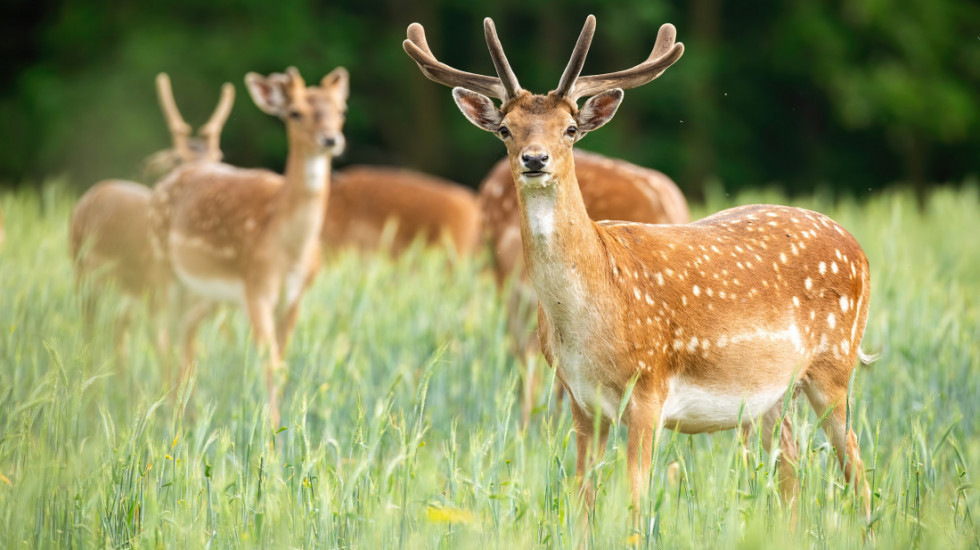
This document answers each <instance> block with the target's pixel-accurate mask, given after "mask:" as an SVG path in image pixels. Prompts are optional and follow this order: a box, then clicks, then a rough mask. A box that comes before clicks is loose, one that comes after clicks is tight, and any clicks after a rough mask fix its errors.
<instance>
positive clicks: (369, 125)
mask: <svg viewBox="0 0 980 550" xmlns="http://www.w3.org/2000/svg"><path fill="white" fill-rule="evenodd" d="M588 13H595V14H596V16H597V18H598V23H599V27H598V31H597V33H596V37H595V41H594V43H593V48H592V52H591V54H590V56H589V59H588V61H587V63H586V67H585V72H586V73H597V72H608V71H612V70H619V69H622V68H625V67H628V66H632V65H633V64H635V63H637V62H639V61H640V60H641V59H643V58H644V57H645V56H646V55H647V54H648V53H649V50H650V48H652V46H653V41H654V37H655V36H656V32H657V28H658V27H659V25H660V24H661V23H663V22H667V21H670V22H673V23H674V24H675V25H676V26H677V28H678V37H679V39H680V40H681V41H683V42H685V46H686V48H687V49H686V53H685V55H684V57H683V58H682V59H681V60H680V62H678V64H677V65H675V66H674V67H673V68H671V69H670V70H669V71H667V72H666V73H665V74H664V76H663V77H662V78H661V79H660V80H659V81H657V82H654V83H652V84H650V85H648V86H644V87H641V88H639V89H636V90H631V91H629V92H628V93H627V95H626V100H625V102H624V104H623V106H622V108H621V109H620V111H619V116H618V117H617V120H616V121H615V122H614V123H613V124H610V125H609V126H607V127H606V128H604V129H602V130H601V131H600V132H596V133H594V134H593V135H591V136H589V137H587V138H586V139H585V140H584V142H583V143H582V144H581V146H582V147H584V148H588V149H592V150H596V151H599V152H603V153H606V154H610V155H614V156H619V157H622V158H626V159H628V160H631V161H633V162H636V163H639V164H643V165H646V166H651V167H656V168H658V169H661V170H663V171H664V172H666V173H667V174H669V175H671V176H672V177H674V178H675V180H677V181H678V183H679V184H680V185H681V187H682V188H683V189H684V190H685V191H686V192H688V193H690V194H693V195H697V194H699V193H701V192H702V190H703V188H704V186H705V185H706V183H707V182H709V181H711V180H712V179H714V178H718V179H720V180H721V182H723V184H724V186H725V187H726V188H727V189H738V188H743V187H754V186H758V185H760V184H765V185H773V184H775V185H780V186H783V187H784V188H786V189H787V190H789V191H791V192H799V191H809V190H811V189H813V188H814V187H815V186H821V187H830V188H833V189H838V190H852V191H853V190H857V191H863V190H866V189H868V188H871V187H878V186H880V185H882V184H884V183H888V182H896V181H904V182H911V183H914V184H919V183H921V182H924V181H948V180H962V179H963V177H964V176H966V175H970V174H977V173H978V172H980V170H978V168H980V162H978V155H977V152H978V151H980V134H978V133H977V132H976V131H975V129H976V128H978V127H980V124H978V123H980V98H978V96H980V93H978V91H980V36H978V34H980V4H978V3H976V2H964V1H962V0H933V1H931V2H913V3H907V2H898V1H897V0H849V1H845V0H832V1H822V2H810V1H805V0H782V1H776V2H772V1H769V2H761V1H759V0H746V1H744V2H727V3H722V2H721V1H720V0H691V1H689V2H680V1H673V2H648V1H646V0H628V1H619V2H612V1H610V0H593V1H592V2H585V1H583V0H570V1H567V2H562V3H561V4H560V7H559V4H558V3H556V2H544V1H542V0H522V1H516V0H499V1H497V2H493V3H474V2H469V1H463V0H439V1H437V0H415V1H413V2H404V1H403V0H384V1H381V2H373V3H372V2H365V1H355V0H337V1H331V2H315V1H313V0H290V1H285V2H267V1H260V0H212V1H210V2H199V1H196V0H171V1H169V2H165V3H164V2H138V1H126V0H41V1H35V0H32V1H30V2H28V1H26V0H7V2H5V3H4V5H3V6H2V7H0V16H2V17H0V26H2V27H3V35H4V37H5V39H4V41H3V42H0V56H2V58H3V59H4V65H5V71H4V72H3V74H0V128H2V129H3V132H2V133H0V182H2V183H0V184H6V185H16V184H17V183H18V182H20V181H30V180H36V179H38V178H39V177H40V176H43V175H49V174H56V173H68V174H70V175H71V176H73V177H72V180H73V181H76V182H78V184H79V185H89V184H91V183H92V182H94V181H95V180H97V179H101V178H107V177H129V178H136V179H138V178H139V177H140V162H141V160H142V159H143V158H144V157H146V156H147V155H149V154H151V153H153V152H154V151H157V150H159V149H161V148H164V147H166V146H168V145H169V136H168V134H167V131H166V128H165V125H164V124H163V120H162V117H161V115H160V113H159V109H158V107H157V103H156V97H155V91H154V86H153V78H154V75H155V74H156V73H157V72H160V71H166V72H168V73H169V74H170V75H171V78H172V80H173V83H174V92H175V95H176V97H177V101H178V104H179V105H180V107H181V110H182V111H183V114H184V117H185V118H186V119H187V120H188V122H190V123H191V124H192V125H194V124H202V123H203V122H204V121H205V120H206V118H207V116H208V115H209V114H210V111H211V109H212V108H213V107H214V104H215V102H216V101H217V97H218V91H219V87H220V85H221V83H222V82H225V81H228V82H233V83H234V84H235V85H236V88H237V91H238V98H237V100H236V107H235V109H234V111H233V113H232V116H231V118H230V120H229V122H228V124H227V126H226V128H225V134H224V139H223V149H224V151H225V157H226V160H227V161H229V162H231V163H233V164H238V165H243V166H266V167H269V168H274V169H280V168H281V166H282V165H283V162H284V158H285V146H286V145H285V133H284V132H283V131H282V130H281V127H280V126H279V124H280V123H279V122H277V121H275V120H272V119H271V118H269V117H268V116H266V115H263V114H262V113H260V112H259V110H258V109H256V108H254V107H253V106H252V105H251V101H250V100H249V98H248V94H247V93H246V92H245V89H244V86H243V85H242V78H243V76H244V74H245V73H246V72H247V71H258V72H272V71H281V70H283V69H284V68H285V67H287V66H289V65H295V66H297V67H298V68H299V69H300V70H301V71H302V72H303V74H304V75H305V76H306V78H307V81H309V82H314V81H316V80H318V79H319V77H320V76H322V75H324V74H326V73H327V72H328V71H330V70H331V69H332V68H333V67H335V66H337V65H344V66H346V67H348V68H349V69H350V70H351V73H352V98H351V101H350V114H349V121H348V124H347V127H346V134H347V136H348V143H349V147H348V151H347V153H346V154H345V156H344V157H343V158H341V159H339V160H338V164H340V165H344V164H348V163H355V162H357V163H377V164H397V165H404V166H410V167H414V168H418V169H422V170H425V171H428V172H431V173H435V174H439V175H442V176H445V177H449V178H452V179H455V180H457V181H460V182H462V183H465V184H467V185H471V186H475V185H477V184H478V183H479V181H480V179H481V178H482V177H483V175H484V174H485V173H486V171H487V170H488V169H489V167H490V166H491V164H492V163H493V162H494V161H495V160H496V159H497V158H499V157H500V156H502V155H503V154H504V149H503V147H501V146H500V145H499V144H498V143H496V141H495V139H494V138H493V137H492V136H489V135H487V134H485V133H483V132H479V131H476V130H474V129H473V128H472V127H470V125H469V123H468V122H466V121H465V119H464V118H463V117H462V116H460V115H459V114H458V113H457V112H456V108H455V106H454V105H453V103H452V100H451V97H450V94H449V90H447V89H446V88H444V87H442V86H440V85H437V84H434V83H432V82H429V81H427V80H426V79H425V78H424V77H422V76H421V74H420V73H419V71H418V70H417V68H416V67H415V65H414V63H412V62H411V61H410V60H409V59H408V57H407V56H406V55H405V54H404V53H403V52H402V49H401V44H400V43H401V40H402V39H403V38H404V34H405V28H406V26H407V25H408V23H410V22H412V21H419V22H422V23H423V24H424V25H425V27H426V30H427V33H428V36H429V41H430V43H431V45H432V47H433V50H434V51H435V52H436V55H438V56H439V57H440V58H441V59H443V60H444V61H445V62H447V63H449V64H451V65H454V66H457V67H459V68H463V69H465V70H469V71H474V72H483V73H487V74H491V73H492V70H493V69H492V65H491V63H490V58H489V56H488V54H487V52H486V46H485V44H484V41H483V36H482V28H481V19H482V18H483V17H484V16H491V17H494V19H495V20H496V22H497V27H498V29H499V31H500V34H501V39H502V41H503V43H504V46H505V48H506V49H507V52H508V56H509V58H510V60H511V63H512V64H513V65H514V67H515V70H516V72H517V74H518V77H519V78H520V80H521V83H522V85H523V86H524V87H526V88H528V89H531V90H534V91H537V92H544V91H547V90H549V89H551V88H552V87H554V86H555V85H556V83H557V79H558V76H559V75H560V73H561V70H562V68H563V67H564V65H565V63H566V61H567V56H568V55H569V54H570V52H571V47H572V44H573V43H574V40H575V36H576V35H577V33H578V31H579V29H580V28H581V24H582V21H583V20H584V18H585V15H586V14H588Z"/></svg>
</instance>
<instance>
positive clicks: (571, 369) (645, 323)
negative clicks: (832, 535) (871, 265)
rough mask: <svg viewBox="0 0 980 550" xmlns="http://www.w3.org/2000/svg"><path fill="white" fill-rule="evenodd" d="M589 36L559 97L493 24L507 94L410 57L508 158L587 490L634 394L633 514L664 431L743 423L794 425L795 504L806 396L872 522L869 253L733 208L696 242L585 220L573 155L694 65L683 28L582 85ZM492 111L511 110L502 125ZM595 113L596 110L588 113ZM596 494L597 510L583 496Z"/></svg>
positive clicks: (656, 229)
mask: <svg viewBox="0 0 980 550" xmlns="http://www.w3.org/2000/svg"><path fill="white" fill-rule="evenodd" d="M594 28H595V20H594V18H593V17H592V16H589V18H588V19H587V20H586V23H585V27H584V29H583V30H582V33H581V35H580V36H579V40H578V43H577V44H576V46H575V50H574V52H573V54H572V58H571V61H569V63H568V66H567V67H566V69H565V72H564V74H563V75H562V77H561V80H560V81H559V84H558V88H557V89H555V90H554V91H552V92H550V93H548V94H547V95H532V94H531V93H529V92H527V91H524V90H522V89H521V87H520V85H519V84H518V82H517V78H516V76H515V75H514V72H513V71H512V70H511V69H510V66H509V64H508V63H507V59H506V57H505V56H504V54H503V49H502V47H501V46H500V42H499V41H498V40H497V35H496V31H495V30H494V26H493V23H492V22H491V21H490V20H489V19H487V20H485V22H484V31H485V35H486V39H487V44H488V46H489V49H490V53H491V57H492V59H493V62H494V66H495V67H496V70H497V75H498V76H497V77H490V76H481V75H475V74H471V73H466V72H463V71H459V70H457V69H453V68H451V67H449V66H447V65H445V64H443V63H440V62H439V61H438V60H437V59H436V58H435V56H434V55H433V54H432V52H431V50H430V49H429V46H428V45H427V44H426V41H425V35H424V33H423V31H422V27H421V26H419V25H417V24H413V25H411V26H410V27H409V28H408V40H406V41H405V42H404V43H403V46H404V48H405V51H406V52H407V53H408V54H409V56H411V57H412V59H414V60H415V62H416V63H417V64H418V65H419V68H420V69H421V71H422V73H423V74H424V75H425V76H427V77H428V78H430V79H432V80H434V81H436V82H439V83H442V84H445V85H448V86H458V87H456V88H454V90H453V97H454V98H455V100H456V103H457V105H459V107H460V109H461V110H462V111H463V114H465V115H466V117H467V118H468V119H469V120H470V121H471V122H473V123H474V124H476V125H477V126H479V127H480V128H483V129H484V130H487V131H490V132H494V133H495V134H496V135H497V136H498V137H499V138H500V139H501V140H503V141H504V143H505V144H506V146H507V152H508V156H509V158H510V164H511V171H512V175H513V177H514V181H515V182H516V184H517V192H518V193H517V195H518V202H519V208H520V211H521V236H522V244H523V247H524V258H525V263H526V266H527V269H528V272H529V274H530V276H531V282H532V284H533V286H534V289H535V291H536V293H537V296H538V301H539V303H538V336H539V339H540V342H541V347H542V351H543V352H544V354H545V358H546V359H547V360H548V362H549V363H550V364H551V366H552V367H554V368H555V369H556V374H557V378H558V379H559V380H561V382H562V383H563V384H564V386H565V388H566V389H567V390H568V393H569V394H570V395H571V406H572V416H573V419H574V422H575V427H576V431H577V437H576V440H577V447H578V464H577V468H576V470H577V472H578V474H579V475H580V476H581V475H583V474H584V472H585V470H586V464H587V462H588V461H589V460H590V458H589V457H588V455H589V453H590V450H591V449H592V437H593V434H594V429H595V426H596V425H597V424H598V426H599V438H600V439H599V445H598V448H599V449H600V452H601V449H603V448H604V447H605V438H606V435H607V434H608V427H609V424H610V423H611V422H613V421H616V420H617V419H618V411H619V404H620V402H621V400H622V399H623V398H624V397H625V396H626V395H627V393H628V392H629V391H630V387H631V383H632V382H633V381H635V385H633V386H632V392H631V393H629V394H628V395H629V397H628V401H627V406H626V409H625V412H624V415H623V418H622V419H623V420H624V421H625V422H627V423H628V424H629V441H628V446H627V463H628V467H629V469H630V473H631V476H632V485H633V496H634V503H637V504H638V500H639V497H640V495H641V494H642V493H643V491H644V489H645V487H646V486H647V477H648V476H649V467H650V459H651V452H652V447H653V444H654V441H656V439H657V438H658V437H659V434H660V431H661V429H662V428H664V427H667V428H670V429H675V430H679V431H683V432H685V433H699V432H710V431H715V430H720V429H732V428H736V427H738V426H739V425H741V424H742V423H743V418H744V419H745V420H744V421H748V422H751V421H755V420H756V419H757V420H758V421H759V422H760V426H761V432H762V433H763V434H766V435H769V434H772V433H773V431H774V428H775V426H778V425H782V426H783V428H782V432H781V433H782V435H783V437H782V438H781V440H780V442H779V445H780V447H781V449H782V452H781V454H780V455H779V457H778V461H779V464H780V477H781V488H782V489H783V491H784V495H785V496H786V498H787V499H790V500H792V499H793V496H794V494H795V493H794V488H795V479H794V476H795V472H794V469H793V465H792V464H793V462H794V461H795V457H796V448H795V443H794V440H793V438H792V435H791V431H790V428H789V426H788V424H787V421H786V419H784V418H783V416H782V403H783V398H784V395H786V394H787V392H790V393H791V394H792V395H795V394H796V392H797V390H800V389H801V390H803V391H805V392H806V394H807V397H808V398H809V400H810V403H811V404H812V405H813V408H814V409H815V410H816V412H817V414H818V416H819V415H823V414H825V413H826V414H827V421H826V422H825V423H824V429H825V430H826V431H827V433H828V436H829V439H830V441H831V443H832V444H833V445H834V447H835V449H836V451H837V454H838V458H839V459H840V461H841V464H842V466H844V471H845V476H846V477H847V478H848V480H849V481H851V480H853V481H855V483H856V484H857V486H858V487H859V489H860V495H861V496H862V497H863V499H864V504H865V513H866V514H868V515H870V508H869V496H870V495H869V490H868V485H867V483H866V482H865V481H864V480H863V463H862V462H861V458H860V455H859V453H858V448H857V440H856V436H855V434H854V432H853V430H852V429H851V426H850V422H849V417H848V413H847V411H848V408H849V407H848V406H847V397H848V391H847V390H848V382H849V380H850V374H851V371H852V370H853V368H854V364H855V362H856V361H857V360H858V358H859V356H860V350H859V345H860V341H861V337H862V335H863V333H864V327H865V323H866V321H867V310H868V299H869V292H870V284H869V280H868V262H867V258H866V257H865V255H864V252H863V251H862V250H861V247H860V245H858V243H857V241H856V240H855V239H854V238H853V237H852V236H851V235H850V234H848V233H847V232H846V231H844V229H843V228H841V227H840V226H839V225H837V224H836V223H834V222H833V221H831V220H830V219H828V218H827V217H826V216H822V215H820V214H818V213H816V212H809V211H806V210H802V209H799V208H789V207H782V206H769V205H753V206H744V207H739V208H733V209H731V210H726V211H724V212H720V213H718V214H715V215H713V216H710V217H708V218H706V219H704V220H701V221H698V222H695V223H692V224H686V225H647V224H639V223H628V222H599V223H596V222H593V221H592V220H590V219H589V217H588V215H587V212H586V210H585V206H584V203H583V200H582V195H581V192H580V190H579V186H578V184H577V181H576V179H575V178H576V176H575V170H574V160H573V157H572V155H571V149H572V145H573V144H574V143H575V142H576V141H577V140H578V139H581V137H582V136H583V135H584V134H586V133H588V132H591V131H592V130H595V129H597V128H599V127H601V126H602V125H603V124H605V123H607V122H608V121H609V120H610V119H611V118H612V116H613V115H614V114H615V112H616V109H617V108H618V106H619V104H620V102H621V101H622V98H623V89H627V88H633V87H636V86H639V85H642V84H645V83H647V82H649V81H651V80H653V79H654V78H657V77H658V76H660V74H662V73H663V72H664V71H665V70H666V69H667V68H668V67H669V66H670V65H671V64H673V63H674V62H675V61H677V59H678V58H680V56H681V54H682V53H683V51H684V49H683V46H682V45H681V44H679V43H675V42H674V37H675V31H674V28H673V26H671V25H664V26H662V27H661V28H660V32H659V34H658V36H657V41H656V45H655V46H654V48H653V52H652V53H651V54H650V56H649V57H648V58H647V60H646V61H644V62H643V63H641V64H639V65H637V66H636V67H633V68H632V69H627V70H624V71H620V72H616V73H610V74H604V75H597V76H579V73H580V72H581V69H582V65H583V62H584V59H585V55H586V53H587V51H588V47H589V42H590V40H591V38H592V34H593V31H594ZM487 96H489V97H495V98H498V99H501V100H502V102H503V103H502V104H501V106H500V108H497V107H496V106H495V105H494V104H493V103H492V101H491V100H490V99H489V97H487ZM582 97H589V99H588V100H587V101H586V102H585V103H584V104H583V106H582V108H581V109H578V108H577V104H576V103H577V100H578V99H580V98H582ZM828 411H829V412H828ZM763 442H764V443H765V444H766V445H769V444H771V443H772V441H771V438H769V437H763ZM583 493H584V495H586V498H587V499H588V498H590V494H591V491H590V490H589V489H588V484H587V483H586V487H585V488H584V491H583Z"/></svg>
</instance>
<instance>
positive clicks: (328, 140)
mask: <svg viewBox="0 0 980 550" xmlns="http://www.w3.org/2000/svg"><path fill="white" fill-rule="evenodd" d="M320 145H322V146H324V147H333V146H334V145H337V138H332V137H321V138H320Z"/></svg>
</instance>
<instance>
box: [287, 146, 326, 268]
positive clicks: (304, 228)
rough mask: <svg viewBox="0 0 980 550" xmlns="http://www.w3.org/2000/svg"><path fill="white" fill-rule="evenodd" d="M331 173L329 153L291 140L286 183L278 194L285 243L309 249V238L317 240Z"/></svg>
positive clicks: (289, 245) (290, 246) (321, 224)
mask: <svg viewBox="0 0 980 550" xmlns="http://www.w3.org/2000/svg"><path fill="white" fill-rule="evenodd" d="M330 172H331V158H330V155H329V154H326V153H324V152H322V151H319V150H317V149H314V148H312V147H309V146H302V145H299V144H297V143H295V142H294V140H292V139H291V140H290V144H289V155H288V157H287V160H286V172H285V174H284V175H285V182H284V184H283V186H282V188H280V190H279V196H278V197H277V198H278V202H279V204H278V206H279V208H278V212H277V214H278V217H279V223H278V226H279V233H280V240H281V242H282V244H283V245H288V247H289V248H293V247H300V248H306V245H307V244H308V241H310V239H314V240H315V239H316V237H317V236H318V235H319V234H320V230H321V228H322V226H323V217H324V212H325V211H326V206H327V204H326V203H327V197H328V195H329V188H330ZM296 252H299V250H298V249H297V251H296Z"/></svg>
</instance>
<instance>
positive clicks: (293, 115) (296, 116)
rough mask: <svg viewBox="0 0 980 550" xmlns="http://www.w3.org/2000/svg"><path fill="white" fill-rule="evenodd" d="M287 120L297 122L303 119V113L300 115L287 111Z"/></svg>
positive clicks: (297, 112)
mask: <svg viewBox="0 0 980 550" xmlns="http://www.w3.org/2000/svg"><path fill="white" fill-rule="evenodd" d="M289 118H291V119H293V120H299V119H301V118H303V113H301V112H299V111H289Z"/></svg>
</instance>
